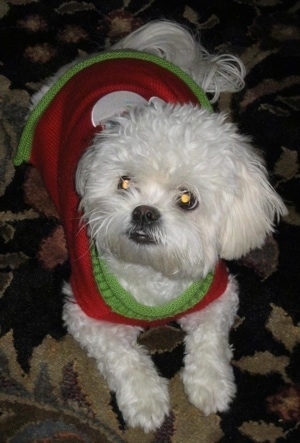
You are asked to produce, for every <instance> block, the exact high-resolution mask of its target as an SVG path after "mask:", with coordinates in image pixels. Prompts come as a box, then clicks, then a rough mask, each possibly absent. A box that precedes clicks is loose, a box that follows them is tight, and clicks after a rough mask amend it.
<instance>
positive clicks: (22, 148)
mask: <svg viewBox="0 0 300 443" xmlns="http://www.w3.org/2000/svg"><path fill="white" fill-rule="evenodd" d="M122 58H132V59H138V60H144V61H149V62H152V63H155V64H156V65H159V66H161V67H162V68H165V69H167V70H168V71H170V72H172V73H173V74H175V75H176V76H177V77H179V78H180V79H181V80H182V81H183V82H184V83H185V84H186V85H187V86H188V87H189V88H190V89H191V91H192V92H193V93H194V94H195V96H196V97H197V99H198V100H199V103H200V104H201V105H202V106H203V107H204V108H205V109H207V110H209V111H212V107H211V104H210V102H209V100H208V99H207V97H206V95H205V93H204V91H203V90H202V89H201V88H200V87H199V86H198V85H197V84H196V83H195V82H194V80H193V79H192V78H191V77H190V76H189V75H188V74H186V73H185V72H184V71H182V70H181V69H180V68H178V67H177V66H175V65H173V64H172V63H170V62H168V61H167V60H164V59H161V58H159V57H156V56H154V55H151V54H146V53H140V52H135V51H117V52H104V53H102V54H99V55H95V56H93V57H91V58H89V59H86V60H83V61H81V62H79V63H78V64H76V65H74V66H73V67H71V68H70V69H69V70H68V71H67V72H65V73H64V74H63V75H62V76H61V77H59V79H58V80H57V81H56V82H55V83H54V84H53V85H52V86H51V87H50V89H49V90H48V91H47V92H46V94H45V95H44V96H43V97H42V99H41V100H40V101H39V103H38V104H37V105H36V106H35V108H34V109H33V111H32V112H31V114H30V116H29V118H28V120H27V122H26V125H25V128H24V130H23V133H22V136H21V139H20V143H19V147H18V151H17V154H16V156H15V158H14V164H15V165H16V166H18V165H20V164H21V163H23V162H24V161H25V162H27V161H29V159H30V153H31V147H32V142H33V137H34V132H35V128H36V125H37V124H38V122H39V119H40V117H41V116H42V115H43V113H44V112H45V110H46V109H47V107H48V106H49V104H50V103H51V101H52V100H53V98H54V97H55V95H56V94H57V93H58V92H59V91H60V90H61V89H62V88H63V87H64V85H65V84H66V83H67V82H68V81H69V80H70V79H71V78H72V77H73V76H74V75H75V74H77V73H78V72H80V71H82V70H83V69H85V68H87V67H89V66H91V65H93V64H95V63H99V62H102V61H105V60H117V59H122Z"/></svg>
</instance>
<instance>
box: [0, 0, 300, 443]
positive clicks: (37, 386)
mask: <svg viewBox="0 0 300 443" xmlns="http://www.w3.org/2000/svg"><path fill="white" fill-rule="evenodd" d="M299 10H300V4H299V2H296V1H294V0H236V1H234V0H230V1H229V0H228V1H224V0H197V1H196V0H172V1H171V0H167V1H164V0H124V1H122V0H86V1H71V0H69V1H68V0H66V1H64V2H63V1H58V0H51V1H49V0H48V1H47V0H40V1H39V0H0V159H1V161H0V168H1V169H0V269H1V273H0V327H1V329H0V442H1V443H4V442H5V443H6V442H11V443H23V442H24V443H25V442H47V443H48V442H64V443H66V442H70V443H71V442H72V443H73V442H84V443H88V442H92V443H94V442H95V443H102V442H103V443H106V442H110V443H111V442H114V443H118V442H120V443H121V442H122V443H131V442H132V443H133V442H139V443H140V442H141V443H148V442H149V443H169V442H170V443H171V442H176V443H199V442H201V443H227V442H234V443H244V442H245V443H248V442H257V443H264V442H270V443H273V442H280V443H284V442H289V443H296V442H299V441H300V323H299V322H300V302H299V299H300V173H299V148H300V119H299V110H300V101H299V100H300V89H299V84H300V75H299V74H300V72H299V71H300V63H299V52H300V45H299V40H300V26H299ZM162 17H164V18H168V19H174V20H176V21H178V22H180V23H184V24H185V25H188V26H189V27H190V28H191V29H192V30H193V31H195V32H197V33H199V34H200V35H201V39H202V42H203V44H204V45H205V46H207V47H208V48H209V49H210V50H215V51H228V52H232V53H234V54H237V55H239V56H240V57H241V59H242V60H243V61H244V63H245V64H246V68H247V72H248V74H247V78H246V88H245V89H244V90H243V91H242V92H240V93H239V94H236V95H234V96H232V95H230V94H224V95H223V96H222V97H221V99H220V101H219V103H218V104H217V106H216V107H217V108H218V109H220V110H222V111H225V112H227V113H229V114H230V118H232V119H233V120H235V121H237V122H238V124H239V126H240V129H241V131H243V132H245V133H247V134H249V135H251V136H252V138H253V142H254V144H255V145H256V146H257V147H258V148H259V149H260V150H262V151H263V152H264V155H265V159H266V162H267V166H268V168H269V170H270V174H271V180H272V183H273V185H274V186H275V188H276V189H277V190H278V192H279V193H280V194H281V196H282V197H283V198H284V200H285V202H286V203H287V206H288V208H289V215H288V216H286V217H285V218H284V220H282V222H281V223H280V225H279V226H278V228H277V232H276V234H275V235H274V236H272V237H269V238H268V239H267V241H266V244H265V245H264V247H263V248H262V249H261V250H259V251H253V252H252V253H251V254H249V255H248V256H247V257H245V258H244V259H243V260H240V261H239V262H230V263H228V266H229V267H230V268H231V270H232V272H234V273H235V274H236V275H237V278H238V281H239V284H240V309H239V312H238V317H237V319H236V323H235V326H234V328H233V330H232V333H231V342H232V344H233V346H234V349H235V351H234V361H233V366H234V370H235V375H236V380H237V385H238V394H237V397H236V399H235V401H234V402H233V404H232V408H231V410H230V412H228V413H227V414H217V415H214V414H213V415H211V416H209V417H204V416H203V415H202V413H201V412H199V411H198V410H197V409H195V408H194V407H192V406H191V405H190V404H189V403H188V401H187V399H186V397H185V395H184V392H183V388H182V384H181V382H180V378H179V371H180V368H181V366H182V356H183V352H184V348H183V335H182V332H181V331H180V329H178V328H177V327H176V325H173V324H171V325H169V326H166V327H164V328H154V329H152V330H148V331H146V332H144V333H143V334H142V335H141V337H140V341H141V343H143V344H144V345H145V346H147V347H148V348H149V351H150V352H151V355H152V356H153V359H154V361H155V363H156V364H157V366H158V368H159V370H160V371H161V373H162V374H163V376H165V377H167V378H168V379H169V384H170V393H171V406H172V410H171V413H170V416H169V417H168V418H167V419H166V421H165V423H164V424H163V426H162V427H161V429H159V430H158V431H157V432H156V433H150V434H144V433H143V432H142V431H141V430H138V429H134V430H133V429H129V428H127V427H126V424H125V423H124V421H123V419H122V416H121V414H120V412H119V411H118V407H117V405H116V402H115V399H114V396H113V394H112V393H110V392H109V390H108V388H107V386H106V384H105V383H104V381H103V379H102V378H101V376H100V375H99V374H98V373H97V370H96V367H95V364H94V361H92V360H91V359H89V358H88V357H87V356H86V355H85V353H84V352H83V351H82V350H81V349H80V348H79V345H78V344H77V343H75V342H74V340H73V339H72V338H71V337H70V336H68V335H67V334H66V331H65V329H64V327H63V325H62V322H61V310H62V297H61V294H60V286H61V282H62V279H64V278H68V274H69V268H68V262H67V251H66V248H65V243H64V235H63V232H62V229H61V226H60V224H59V220H58V219H57V217H56V212H55V209H54V207H53V206H52V204H51V202H50V201H49V199H48V197H47V194H46V193H45V191H44V189H43V185H42V183H41V181H40V179H39V176H38V175H37V173H36V171H35V170H34V169H32V168H30V167H24V166H23V167H20V168H18V169H17V170H16V171H15V169H14V167H13V165H12V160H11V159H12V157H13V154H14V152H15V151H16V148H17V144H18V139H19V137H20V133H21V130H22V127H23V124H24V118H25V116H26V113H27V107H28V103H29V98H30V95H32V93H33V92H34V91H36V90H38V89H39V87H40V86H41V84H42V83H43V82H44V80H45V78H46V77H47V76H49V75H51V74H53V73H54V72H55V71H56V70H57V69H58V68H59V67H60V66H62V65H63V64H65V63H67V62H69V61H71V60H73V59H74V58H75V57H77V56H78V55H79V56H83V55H85V54H86V53H91V52H95V51H99V50H102V49H103V48H106V47H108V46H109V45H110V44H111V43H112V42H115V41H116V40H118V39H119V38H120V37H122V36H123V35H125V34H127V33H128V32H130V31H132V30H133V29H135V28H137V27H139V26H140V25H142V24H144V23H147V22H148V21H150V20H152V19H157V18H162Z"/></svg>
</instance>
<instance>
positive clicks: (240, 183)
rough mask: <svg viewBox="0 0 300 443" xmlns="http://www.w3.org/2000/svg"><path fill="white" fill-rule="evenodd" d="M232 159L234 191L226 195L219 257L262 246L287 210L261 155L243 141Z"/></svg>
mask: <svg viewBox="0 0 300 443" xmlns="http://www.w3.org/2000/svg"><path fill="white" fill-rule="evenodd" d="M242 144H244V146H239V148H243V147H244V148H246V149H245V151H243V149H239V151H237V152H239V154H238V155H237V156H236V158H235V160H234V163H235V164H234V168H235V173H236V190H235V192H234V193H233V194H230V195H226V196H225V200H226V213H225V217H224V223H223V224H222V227H221V235H220V246H221V251H220V256H221V257H222V258H225V259H229V260H231V259H237V258H240V257H241V256H243V255H245V254H247V253H248V252H249V251H250V250H251V249H254V248H258V247H260V246H262V244H263V243H264V240H265V238H266V235H267V234H268V233H270V232H272V231H273V230H274V222H275V221H276V220H278V219H279V216H280V215H284V214H286V213H287V210H286V207H285V205H284V203H283V201H282V200H281V198H280V197H279V195H278V194H277V193H276V191H275V190H274V189H273V188H272V186H271V185H270V183H269V181H268V177H267V171H266V169H265V167H264V166H263V162H262V160H261V158H260V157H259V156H258V155H257V153H256V152H255V151H254V149H253V148H252V147H251V146H250V145H249V144H248V143H247V142H245V141H243V142H242Z"/></svg>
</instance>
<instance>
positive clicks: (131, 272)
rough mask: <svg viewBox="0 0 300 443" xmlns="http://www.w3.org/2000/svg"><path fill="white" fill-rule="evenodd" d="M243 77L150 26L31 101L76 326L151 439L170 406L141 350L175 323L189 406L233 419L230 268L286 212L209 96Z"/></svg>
mask: <svg viewBox="0 0 300 443" xmlns="http://www.w3.org/2000/svg"><path fill="white" fill-rule="evenodd" d="M128 50H129V51H128ZM78 66H79V67H78ZM99 69H100V73H99ZM244 75H245V72H244V67H243V65H242V63H241V62H240V61H239V60H238V59H236V58H235V57H233V56H228V55H222V56H213V55H210V54H209V53H208V52H207V51H206V50H205V49H204V48H203V47H202V46H201V45H200V44H199V43H197V42H196V41H195V40H194V39H193V38H192V36H191V35H190V34H189V33H188V32H187V31H186V30H185V29H183V28H181V27H180V26H179V25H177V24H174V23H170V22H161V21H159V22H154V23H150V24H148V25H146V26H144V27H142V28H141V29H139V30H137V31H136V32H134V33H133V34H131V35H129V36H128V37H126V38H125V39H124V40H122V41H121V42H120V43H119V44H117V45H116V46H115V47H113V48H112V50H111V51H109V52H104V53H102V54H100V55H98V56H93V57H90V58H87V59H85V60H83V61H79V62H76V63H75V64H72V65H71V66H68V67H67V68H64V69H63V70H62V71H60V72H59V74H58V75H57V76H55V78H54V79H52V80H51V82H50V84H48V85H47V86H45V87H44V88H43V89H42V90H41V91H40V92H39V93H38V94H37V95H36V96H35V98H34V106H35V108H34V109H33V113H32V114H33V116H32V115H31V117H30V118H29V120H28V123H27V128H25V131H24V134H25V135H23V138H22V141H21V144H20V149H19V153H18V157H17V159H16V163H17V164H18V163H20V162H21V161H23V160H24V159H25V160H29V161H31V162H32V163H33V164H35V165H36V166H37V167H38V168H39V169H40V171H41V172H42V175H43V177H44V180H45V183H46V185H47V187H48V190H49V192H50V195H51V196H52V198H53V200H54V202H55V204H56V206H57V208H58V211H59V213H60V215H61V217H62V222H63V224H64V227H65V231H66V237H67V242H68V247H69V250H70V260H71V264H72V277H71V283H70V284H66V285H65V288H64V292H65V293H66V294H67V298H66V302H65V306H64V316H63V317H64V321H65V323H66V325H67V327H68V330H69V331H70V333H71V334H72V335H73V336H74V337H75V339H76V340H78V341H79V343H80V344H81V345H82V346H83V347H84V348H85V349H86V350H87V352H88V354H89V355H90V356H91V357H93V358H95V359H96V362H97V367H98V368H99V370H100V372H101V373H102V375H103V376H104V377H105V379H106V380H107V383H108V385H109V387H110V389H111V390H112V391H114V392H115V393H116V398H117V402H118V405H119V407H120V410H121V411H122V413H123V416H124V418H125V420H126V421H127V422H128V424H129V425H130V426H141V427H142V428H143V429H144V431H146V432H148V431H151V430H154V429H156V428H157V427H159V426H160V425H161V424H162V423H163V420H164V418H165V417H166V415H167V414H168V412H169V394H168V386H167V380H166V379H164V378H162V377H160V376H159V374H158V373H157V371H156V369H155V366H154V364H153V362H152V360H151V358H150V357H149V356H148V355H147V352H146V350H145V349H144V348H143V347H141V346H140V345H138V344H137V337H138V335H139V334H140V332H141V330H142V328H145V327H148V326H153V325H159V324H162V323H166V322H168V321H170V320H173V319H176V320H177V321H178V323H179V324H180V326H181V328H182V329H183V330H184V331H185V332H186V339H185V348H186V353H185V359H184V369H183V370H182V380H183V384H184V388H185V391H186V394H187V396H188V398H189V400H190V401H191V403H192V404H194V405H195V406H196V407H197V408H200V409H201V410H202V411H203V412H204V413H205V414H210V413H212V412H217V411H226V410H227V409H228V407H229V404H230V401H231V400H232V398H233V397H234V394H235V391H236V388H235V383H234V377H233V371H232V368H231V365H230V360H231V357H232V350H231V347H230V345H229V343H228V333H229V329H230V327H231V325H232V323H233V320H234V317H235V314H236V311H237V306H238V288H237V283H236V281H235V279H234V278H233V277H232V276H228V275H227V270H226V267H225V265H224V263H223V262H222V259H229V260H231V259H237V258H239V257H241V256H242V255H243V254H246V253H247V252H248V251H250V250H251V249H253V248H257V247H260V246H261V245H262V244H263V242H264V239H265V237H266V235H267V234H268V233H270V232H272V230H273V221H274V219H276V218H277V217H279V216H280V215H281V214H284V213H285V207H284V204H283V203H282V201H281V199H280V198H279V197H278V195H277V194H276V192H275V191H274V189H273V188H272V187H271V186H270V184H269V182H268V180H267V174H266V170H265V168H264V166H263V163H262V161H261V159H260V157H259V156H258V155H257V153H256V152H255V150H254V149H253V148H252V147H251V144H250V142H249V140H248V138H246V137H245V136H243V135H240V134H239V133H238V131H237V128H236V126H235V125H234V124H232V123H228V122H226V117H225V116H224V115H222V114H216V113H213V112H212V111H211V108H210V104H209V101H208V99H207V98H206V97H205V94H204V93H203V90H204V92H205V93H209V94H211V97H212V98H211V101H215V100H217V98H218V96H219V94H220V92H222V91H224V90H227V91H228V90H229V91H235V90H239V89H240V88H242V87H243V77H244ZM99 82H100V83H101V84H100V85H99ZM200 87H201V88H202V89H200ZM101 88H102V89H101ZM100 89H101V93H100V92H99V91H100ZM102 90H105V93H104V92H103V91H102ZM90 97H92V98H90ZM28 127H29V129H28ZM86 127H88V129H86ZM77 145H78V146H79V145H80V147H78V146H77ZM82 145H83V148H82ZM44 146H45V148H44ZM75 171H76V190H77V193H78V194H79V196H80V208H78V204H79V200H78V195H77V194H76V192H75V190H73V189H72V187H74V185H73V179H74V174H75ZM81 217H82V218H81ZM80 218H81V221H80ZM77 243H79V246H77Z"/></svg>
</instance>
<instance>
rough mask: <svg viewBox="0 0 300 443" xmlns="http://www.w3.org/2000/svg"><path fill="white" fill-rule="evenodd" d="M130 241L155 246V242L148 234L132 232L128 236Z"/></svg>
mask: <svg viewBox="0 0 300 443" xmlns="http://www.w3.org/2000/svg"><path fill="white" fill-rule="evenodd" d="M129 238H130V240H133V241H134V242H135V243H140V244H144V245H146V244H155V240H154V239H153V237H151V236H150V235H148V234H145V233H142V232H132V233H131V234H130V235H129Z"/></svg>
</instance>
